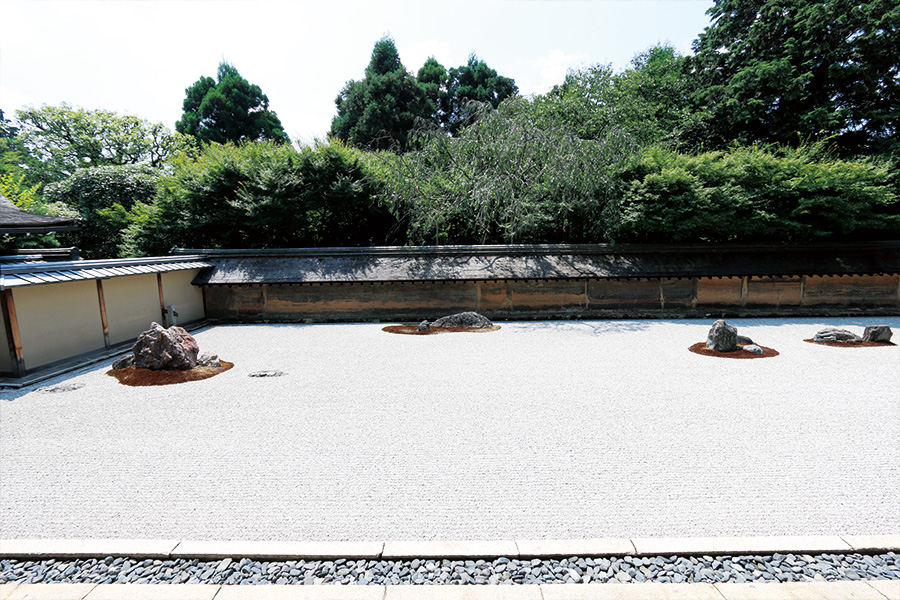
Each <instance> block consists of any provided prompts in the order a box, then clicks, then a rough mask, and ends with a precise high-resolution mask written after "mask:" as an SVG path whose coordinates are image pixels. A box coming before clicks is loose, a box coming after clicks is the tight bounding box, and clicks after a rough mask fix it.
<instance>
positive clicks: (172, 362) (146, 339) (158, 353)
mask: <svg viewBox="0 0 900 600" xmlns="http://www.w3.org/2000/svg"><path fill="white" fill-rule="evenodd" d="M199 351H200V348H199V347H198V346H197V342H196V340H194V338H193V336H191V334H189V333H188V332H187V331H185V330H184V329H183V328H182V327H177V326H173V327H169V328H168V329H165V328H163V327H162V326H161V325H160V324H159V323H151V324H150V329H148V330H147V331H145V332H144V333H142V334H141V335H140V336H138V339H137V341H136V342H135V343H134V346H133V347H132V348H131V352H132V354H134V366H135V367H137V368H139V369H152V370H154V371H179V370H188V369H193V368H194V367H195V366H197V353H198V352H199Z"/></svg>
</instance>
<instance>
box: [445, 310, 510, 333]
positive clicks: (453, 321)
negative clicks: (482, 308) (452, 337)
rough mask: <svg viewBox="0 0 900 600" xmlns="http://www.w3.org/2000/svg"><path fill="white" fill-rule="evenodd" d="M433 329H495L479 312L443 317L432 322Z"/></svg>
mask: <svg viewBox="0 0 900 600" xmlns="http://www.w3.org/2000/svg"><path fill="white" fill-rule="evenodd" d="M431 326H432V327H475V328H479V329H485V328H488V327H493V326H494V324H493V323H491V321H490V319H488V318H487V317H485V316H484V315H480V314H478V313H477V312H471V311H470V312H462V313H457V314H455V315H449V316H446V317H441V318H440V319H438V320H437V321H432V323H431Z"/></svg>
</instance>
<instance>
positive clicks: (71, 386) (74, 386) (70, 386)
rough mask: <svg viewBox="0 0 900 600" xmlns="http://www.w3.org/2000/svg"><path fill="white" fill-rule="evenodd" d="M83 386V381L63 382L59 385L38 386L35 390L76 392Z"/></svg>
mask: <svg viewBox="0 0 900 600" xmlns="http://www.w3.org/2000/svg"><path fill="white" fill-rule="evenodd" d="M83 387H84V384H83V383H61V384H59V385H52V386H47V387H42V388H38V389H37V390H35V391H38V392H41V393H42V394H59V393H60V392H74V391H75V390H80V389H81V388H83Z"/></svg>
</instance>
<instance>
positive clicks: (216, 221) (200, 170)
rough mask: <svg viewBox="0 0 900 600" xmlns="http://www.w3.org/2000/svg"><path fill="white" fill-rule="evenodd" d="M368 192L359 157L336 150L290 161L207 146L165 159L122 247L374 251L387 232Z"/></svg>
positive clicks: (286, 150) (279, 155)
mask: <svg viewBox="0 0 900 600" xmlns="http://www.w3.org/2000/svg"><path fill="white" fill-rule="evenodd" d="M378 185H379V184H378V183H377V181H376V179H375V178H374V177H373V175H372V170H371V168H370V166H369V163H368V159H367V158H366V155H365V153H363V152H362V151H360V150H357V149H355V148H351V147H348V146H346V145H345V144H343V143H341V142H340V141H338V140H331V141H329V142H318V143H316V144H315V145H314V146H312V147H306V148H304V149H302V150H301V151H299V152H298V151H297V150H295V149H294V148H293V147H291V146H290V145H286V144H276V143H273V142H258V143H244V144H240V145H234V144H230V143H229V144H226V145H218V144H213V145H210V146H208V147H207V148H206V149H205V151H204V152H203V154H202V156H200V157H198V158H190V157H187V156H181V157H178V158H176V159H174V161H173V169H172V173H171V174H170V175H168V176H166V177H165V178H164V179H163V180H162V182H161V184H160V187H159V194H158V198H157V202H156V203H155V205H154V206H153V207H151V208H150V209H149V210H147V211H146V212H145V213H144V214H142V215H138V216H137V218H136V219H135V220H134V223H135V224H134V226H132V227H131V228H130V229H129V230H128V231H127V232H126V233H125V244H126V246H127V247H128V248H132V249H133V250H132V251H133V252H139V253H146V254H157V253H160V252H165V251H167V250H168V249H169V248H171V247H173V246H190V247H200V248H286V247H308V246H365V245H378V244H384V243H385V242H387V241H389V240H390V239H391V236H392V235H394V234H395V229H396V225H397V224H396V221H395V219H394V218H393V217H392V216H391V215H390V213H388V211H387V210H386V209H385V208H383V207H382V206H380V205H379V204H378V201H377V188H378Z"/></svg>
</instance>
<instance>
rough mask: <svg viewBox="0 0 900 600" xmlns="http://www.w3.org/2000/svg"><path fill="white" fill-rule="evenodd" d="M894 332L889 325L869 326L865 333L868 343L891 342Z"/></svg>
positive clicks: (864, 336) (864, 338)
mask: <svg viewBox="0 0 900 600" xmlns="http://www.w3.org/2000/svg"><path fill="white" fill-rule="evenodd" d="M892 335H893V332H892V331H891V328H890V327H888V326H887V325H868V326H867V327H866V330H865V331H864V332H863V340H864V341H866V342H890V341H891V336H892Z"/></svg>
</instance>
